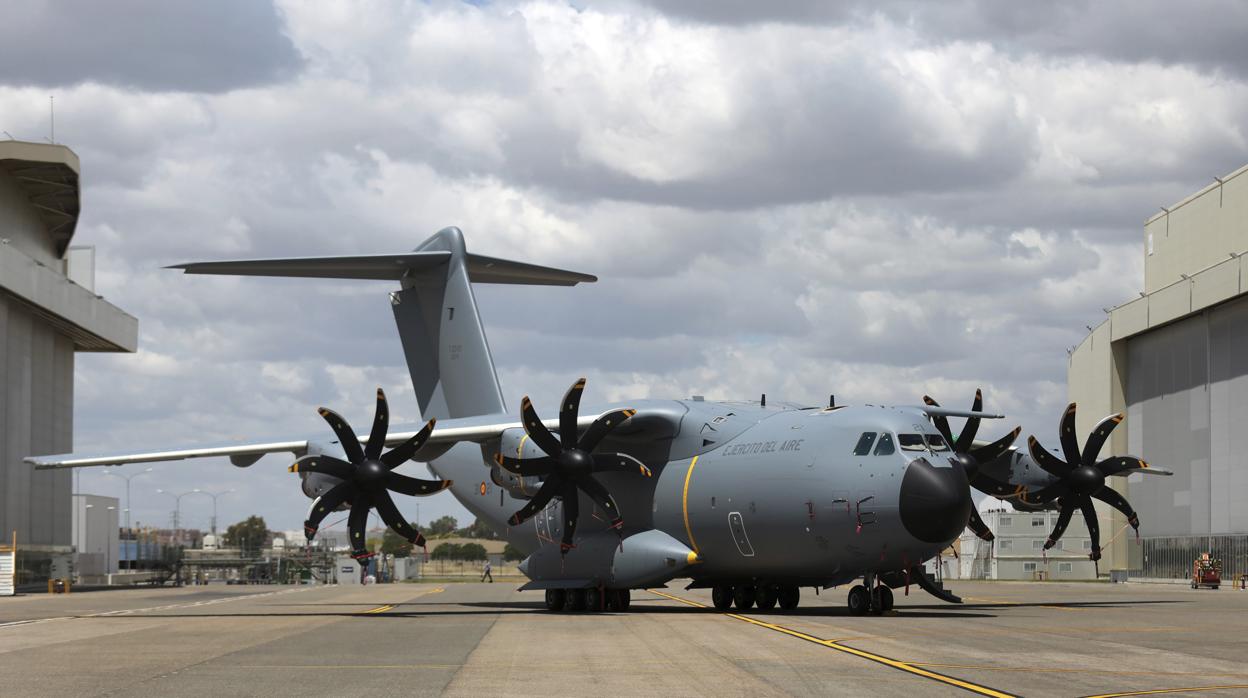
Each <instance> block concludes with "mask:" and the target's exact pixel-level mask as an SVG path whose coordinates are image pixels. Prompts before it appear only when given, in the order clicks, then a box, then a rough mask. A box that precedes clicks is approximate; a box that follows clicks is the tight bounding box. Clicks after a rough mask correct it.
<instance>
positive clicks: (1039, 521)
mask: <svg viewBox="0 0 1248 698" xmlns="http://www.w3.org/2000/svg"><path fill="white" fill-rule="evenodd" d="M1043 525H1044V517H1043V516H1033V517H1031V527H1032V528H1035V527H1037V526H1043Z"/></svg>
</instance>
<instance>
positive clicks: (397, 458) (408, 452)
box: [370, 419, 438, 470]
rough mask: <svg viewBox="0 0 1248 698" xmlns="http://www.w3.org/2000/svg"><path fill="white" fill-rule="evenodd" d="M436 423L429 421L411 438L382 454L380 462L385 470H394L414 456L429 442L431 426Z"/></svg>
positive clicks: (436, 421)
mask: <svg viewBox="0 0 1248 698" xmlns="http://www.w3.org/2000/svg"><path fill="white" fill-rule="evenodd" d="M437 423H438V420H436V419H430V420H429V422H428V423H427V424H425V426H424V427H423V428H421V430H420V431H418V432H416V434H415V435H414V436H413V437H412V438H410V439H408V440H407V441H404V442H403V443H401V444H399V445H398V446H395V447H394V448H392V449H390V451H389V452H387V453H385V454H382V456H381V462H382V463H383V464H384V465H385V466H386V467H387V468H390V469H391V470H394V469H395V468H397V467H399V466H400V465H403V464H404V463H406V462H407V461H409V460H411V459H412V456H414V455H416V452H417V451H419V450H420V447H421V446H424V445H425V442H426V441H428V440H429V435H430V434H432V433H433V426H434V425H435V424H437ZM370 442H371V440H370Z"/></svg>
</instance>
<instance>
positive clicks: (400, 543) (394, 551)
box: [381, 528, 412, 557]
mask: <svg viewBox="0 0 1248 698" xmlns="http://www.w3.org/2000/svg"><path fill="white" fill-rule="evenodd" d="M381 552H383V553H385V554H387V555H393V556H395V557H411V555H412V544H411V543H408V542H407V539H405V538H404V537H403V536H400V535H399V534H397V533H395V532H394V531H393V530H391V529H389V528H387V529H386V535H385V536H384V537H383V538H382V540H381Z"/></svg>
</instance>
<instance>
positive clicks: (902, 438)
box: [897, 434, 927, 451]
mask: <svg viewBox="0 0 1248 698" xmlns="http://www.w3.org/2000/svg"><path fill="white" fill-rule="evenodd" d="M897 443H899V444H901V450H903V451H926V450H927V444H925V443H923V435H922V434H898V435H897Z"/></svg>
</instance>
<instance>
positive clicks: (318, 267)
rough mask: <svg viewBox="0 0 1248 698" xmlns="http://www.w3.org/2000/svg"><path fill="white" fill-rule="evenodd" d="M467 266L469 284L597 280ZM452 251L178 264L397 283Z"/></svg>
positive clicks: (551, 271)
mask: <svg viewBox="0 0 1248 698" xmlns="http://www.w3.org/2000/svg"><path fill="white" fill-rule="evenodd" d="M466 256H467V264H466V267H467V269H468V278H469V280H470V281H472V282H474V283H479V284H526V285H537V286H575V285H576V284H578V283H581V282H593V281H597V280H598V277H596V276H592V275H590V274H581V273H579V272H575V271H566V270H563V269H555V268H553V267H543V266H539V265H537V264H526V263H524V262H513V261H511V260H507V259H498V258H496V257H486V256H484V255H477V254H468V255H466ZM450 259H451V253H450V252H448V251H445V250H429V251H424V252H405V253H402V254H370V255H352V256H347V257H289V258H279V259H239V260H232V261H223V262H191V263H188V264H175V265H173V266H171V267H169V268H170V269H181V270H183V271H185V272H186V273H187V274H226V275H231V276H295V277H304V278H323V279H374V280H380V281H398V280H399V279H402V278H403V277H405V276H408V275H410V274H411V273H413V272H421V271H426V270H430V269H435V268H437V267H439V266H442V265H444V264H446V263H447V262H448V261H449V260H450Z"/></svg>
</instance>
